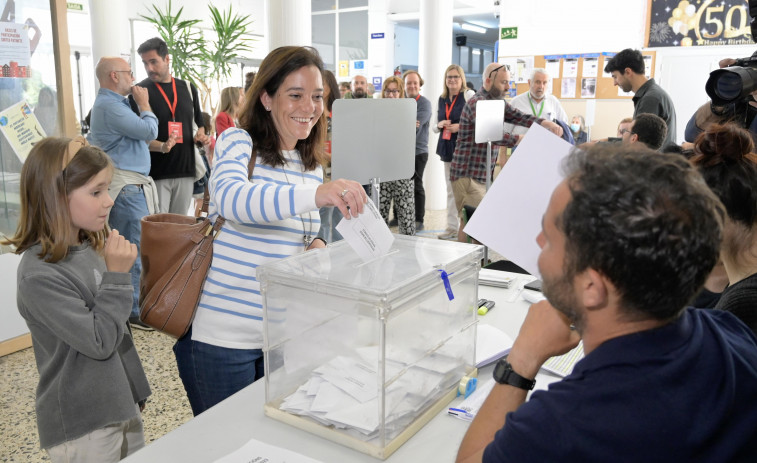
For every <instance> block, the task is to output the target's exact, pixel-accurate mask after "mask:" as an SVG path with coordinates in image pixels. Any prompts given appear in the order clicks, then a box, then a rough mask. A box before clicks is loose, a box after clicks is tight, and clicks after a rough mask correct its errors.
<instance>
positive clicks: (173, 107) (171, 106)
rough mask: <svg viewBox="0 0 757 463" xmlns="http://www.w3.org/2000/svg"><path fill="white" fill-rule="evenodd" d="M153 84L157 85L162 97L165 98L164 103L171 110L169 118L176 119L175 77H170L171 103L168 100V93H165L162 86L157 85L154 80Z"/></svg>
mask: <svg viewBox="0 0 757 463" xmlns="http://www.w3.org/2000/svg"><path fill="white" fill-rule="evenodd" d="M155 86H156V87H158V90H160V93H161V95H163V99H164V100H166V104H168V109H170V110H171V120H173V121H175V120H176V103H178V102H179V98H178V97H177V96H176V79H174V78H173V77H171V86H172V87H173V103H171V102H170V101H168V95H166V92H164V91H163V88H162V87H161V86H160V85H158V83H157V82H155Z"/></svg>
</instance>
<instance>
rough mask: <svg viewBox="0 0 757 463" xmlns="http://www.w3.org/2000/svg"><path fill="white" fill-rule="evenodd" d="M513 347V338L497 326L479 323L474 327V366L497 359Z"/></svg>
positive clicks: (486, 363)
mask: <svg viewBox="0 0 757 463" xmlns="http://www.w3.org/2000/svg"><path fill="white" fill-rule="evenodd" d="M512 348H513V338H511V337H510V336H508V335H507V334H505V333H504V332H503V331H502V330H500V329H499V328H495V327H494V326H492V325H484V324H481V323H479V324H478V327H477V328H476V367H482V366H484V365H488V364H490V363H492V362H494V361H495V360H499V359H500V358H502V357H504V356H505V355H507V354H508V353H510V349H512Z"/></svg>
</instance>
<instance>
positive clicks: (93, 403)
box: [5, 137, 150, 462]
mask: <svg viewBox="0 0 757 463" xmlns="http://www.w3.org/2000/svg"><path fill="white" fill-rule="evenodd" d="M112 171H113V167H112V165H111V163H110V160H109V158H108V156H107V155H106V154H105V152H104V151H102V150H101V149H99V148H95V147H93V146H88V145H87V142H86V141H85V140H84V139H83V138H81V137H77V138H76V139H74V140H71V139H68V138H46V139H44V140H42V141H40V142H39V143H37V144H36V145H35V146H34V148H33V149H32V150H31V152H30V153H29V157H28V158H27V159H26V162H25V163H24V166H23V169H22V170H21V188H20V190H21V215H20V218H19V224H18V229H17V230H16V234H15V236H13V237H12V238H10V239H8V240H7V241H6V242H5V244H13V245H15V246H16V253H23V257H22V259H21V263H20V265H19V267H18V299H17V303H18V310H19V312H20V313H21V315H22V316H23V317H24V319H25V320H26V324H27V325H28V326H29V331H30V332H31V335H32V342H33V345H34V356H35V358H36V361H37V370H38V371H39V385H38V386H37V400H36V411H37V428H38V430H39V438H40V444H41V447H42V448H43V449H46V450H47V453H48V454H49V455H50V458H51V459H52V461H54V462H62V461H66V462H78V461H97V462H111V461H118V460H120V459H122V458H124V457H125V456H126V455H128V454H130V453H132V452H134V451H136V450H138V449H139V448H141V447H143V446H144V435H143V432H142V419H141V417H140V411H141V409H142V408H144V400H145V399H146V398H147V396H149V395H150V387H149V385H148V384H147V378H146V376H145V373H144V370H143V369H142V364H141V362H140V361H139V357H138V356H137V351H136V349H135V348H134V343H133V341H132V338H131V333H130V332H129V329H128V324H127V320H128V319H129V313H130V311H131V300H132V296H131V294H132V286H131V277H130V276H129V273H128V272H129V269H130V268H131V266H132V264H133V263H134V260H135V259H136V257H137V249H136V246H135V245H133V244H130V243H129V242H128V241H126V240H125V239H124V238H123V237H122V236H120V235H119V234H118V232H117V231H116V230H113V231H110V232H108V228H107V217H108V212H109V211H110V208H111V207H112V206H113V200H111V199H110V196H109V195H108V185H109V184H110V179H111V175H112ZM106 237H107V241H106ZM138 404H139V405H138Z"/></svg>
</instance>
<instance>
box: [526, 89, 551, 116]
mask: <svg viewBox="0 0 757 463" xmlns="http://www.w3.org/2000/svg"><path fill="white" fill-rule="evenodd" d="M546 101H547V96H546V95H545V96H544V99H542V100H541V108H539V114H536V108H534V103H533V101H531V92H528V104H530V105H531V113H532V114H533V115H534V116H536V117H541V112H542V111H544V103H546Z"/></svg>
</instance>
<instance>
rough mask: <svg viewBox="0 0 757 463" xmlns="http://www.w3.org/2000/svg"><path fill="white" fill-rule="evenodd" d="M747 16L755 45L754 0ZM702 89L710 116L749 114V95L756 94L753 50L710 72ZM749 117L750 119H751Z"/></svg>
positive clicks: (756, 57)
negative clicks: (705, 95)
mask: <svg viewBox="0 0 757 463" xmlns="http://www.w3.org/2000/svg"><path fill="white" fill-rule="evenodd" d="M749 16H750V17H751V18H752V22H751V24H750V27H751V30H752V40H753V41H755V42H757V0H749ZM704 88H705V91H706V92H707V95H708V96H709V97H710V99H711V100H712V103H711V107H712V112H713V113H714V114H716V115H718V116H729V117H734V118H735V119H740V118H741V117H740V116H744V117H747V112H751V111H748V110H749V108H750V105H749V101H750V100H751V95H752V93H753V92H755V91H757V51H756V52H754V53H753V54H752V56H749V57H747V58H739V59H737V60H736V62H735V63H732V64H731V65H730V66H728V67H726V68H722V69H716V70H714V71H712V72H711V73H710V78H709V79H707V84H705V87H704ZM751 116H752V117H750V119H751V118H753V117H754V115H753V114H752V115H751ZM744 122H746V121H744Z"/></svg>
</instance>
